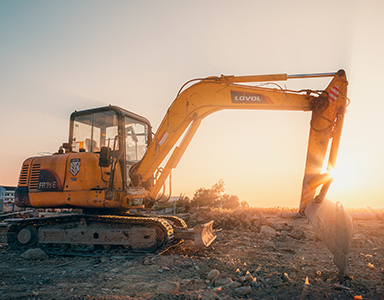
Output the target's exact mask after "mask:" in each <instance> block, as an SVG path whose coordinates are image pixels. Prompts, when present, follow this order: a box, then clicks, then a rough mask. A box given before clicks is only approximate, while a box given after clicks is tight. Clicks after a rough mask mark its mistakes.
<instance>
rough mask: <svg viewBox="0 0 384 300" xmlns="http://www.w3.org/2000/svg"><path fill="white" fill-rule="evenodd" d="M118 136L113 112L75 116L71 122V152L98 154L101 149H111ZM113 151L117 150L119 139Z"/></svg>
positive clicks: (116, 120)
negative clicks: (81, 150)
mask: <svg viewBox="0 0 384 300" xmlns="http://www.w3.org/2000/svg"><path fill="white" fill-rule="evenodd" d="M117 135H118V118H117V114H116V113H115V112H113V111H105V112H98V113H93V114H89V115H82V116H77V117H75V118H74V122H73V139H72V151H75V152H79V151H80V149H84V150H85V151H86V152H99V151H100V148H101V147H104V146H109V147H111V148H112V149H113V145H114V141H115V138H116V136H117ZM115 150H119V139H118V140H117V141H116V148H115Z"/></svg>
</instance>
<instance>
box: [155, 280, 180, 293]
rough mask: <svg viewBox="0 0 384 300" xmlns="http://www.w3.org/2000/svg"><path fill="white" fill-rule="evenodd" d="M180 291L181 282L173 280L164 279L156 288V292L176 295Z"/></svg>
mask: <svg viewBox="0 0 384 300" xmlns="http://www.w3.org/2000/svg"><path fill="white" fill-rule="evenodd" d="M178 291H179V284H178V283H177V282H173V281H163V282H161V283H160V284H159V285H158V286H157V289H156V293H157V294H160V295H174V294H176V293H177V292H178Z"/></svg>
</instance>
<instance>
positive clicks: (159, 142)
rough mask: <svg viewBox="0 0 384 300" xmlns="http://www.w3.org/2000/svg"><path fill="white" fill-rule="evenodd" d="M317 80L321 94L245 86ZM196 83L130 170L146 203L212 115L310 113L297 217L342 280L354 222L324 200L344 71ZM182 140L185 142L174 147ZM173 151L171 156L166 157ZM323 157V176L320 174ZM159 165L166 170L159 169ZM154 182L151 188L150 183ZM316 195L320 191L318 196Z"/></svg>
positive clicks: (342, 103)
mask: <svg viewBox="0 0 384 300" xmlns="http://www.w3.org/2000/svg"><path fill="white" fill-rule="evenodd" d="M317 77H332V79H331V82H330V83H329V85H328V86H327V87H326V88H325V89H324V90H320V91H313V90H307V89H304V90H299V91H292V90H286V89H282V88H280V87H279V86H278V87H277V88H266V87H260V86H251V85H247V84H245V83H249V82H253V83H255V82H275V81H286V80H290V79H300V78H317ZM192 81H194V80H192ZM192 81H190V82H187V84H191V82H192ZM196 81H197V82H196V83H194V84H193V85H191V86H189V87H188V88H185V89H183V88H184V86H183V87H182V89H181V90H180V92H179V93H178V95H177V97H176V99H175V100H174V101H173V103H172V105H171V106H170V107H169V109H168V111H167V113H166V115H165V116H164V118H163V121H162V123H161V124H160V126H159V128H158V130H157V132H156V134H155V137H154V139H153V140H152V142H151V143H150V144H149V146H148V149H147V152H146V154H145V156H144V157H143V159H142V160H141V161H140V162H139V163H138V165H137V166H136V167H135V168H132V172H131V174H130V175H131V178H132V182H134V183H136V184H137V185H139V186H140V185H142V186H146V187H150V188H147V189H148V190H149V196H148V198H149V199H151V200H152V203H154V201H155V199H156V197H157V195H158V194H159V191H160V190H161V188H162V187H163V186H164V184H165V181H166V179H167V178H168V176H169V175H170V174H171V171H172V169H173V168H175V167H176V166H177V164H178V162H179V160H180V159H181V157H182V156H183V154H184V152H185V150H186V149H187V147H188V145H189V143H190V141H191V140H192V138H193V136H194V134H195V133H196V131H197V129H198V127H199V126H200V123H201V121H202V120H203V119H204V118H205V117H207V116H209V115H210V114H212V113H214V112H217V111H220V110H224V109H254V110H293V111H310V112H312V116H311V121H310V132H309V140H308V149H307V158H306V164H305V170H304V178H303V186H302V194H301V199H300V213H301V214H304V213H305V214H306V216H307V217H308V218H309V220H310V222H311V223H312V225H313V226H314V229H315V231H316V235H317V236H318V237H319V238H320V239H321V240H322V241H323V242H324V244H325V245H326V246H327V247H328V248H329V250H330V251H331V252H332V253H333V254H334V263H335V264H336V265H337V266H338V268H339V274H340V278H342V277H343V276H344V274H345V270H346V266H347V255H348V251H349V245H350V241H351V239H352V234H353V233H352V231H353V225H352V220H351V218H350V216H349V214H348V213H346V212H345V210H344V209H343V207H342V206H341V204H339V203H337V204H334V203H332V202H330V201H329V200H327V199H325V196H326V193H327V191H328V189H329V187H330V184H331V182H332V180H333V179H332V176H331V173H332V169H333V168H334V167H335V164H336V157H337V153H338V149H339V143H340V137H341V131H342V127H343V122H344V115H345V112H346V107H347V105H348V104H349V103H348V98H347V85H348V82H347V79H346V74H345V72H344V70H339V71H338V72H335V73H322V74H303V75H286V74H275V75H256V76H221V77H208V78H202V79H196ZM181 137H183V139H182V140H181V142H179V145H178V146H177V147H175V145H176V143H177V142H178V141H179V140H180V139H181ZM172 149H173V152H172V154H170V155H169V153H170V151H172ZM328 151H329V154H328V156H327V153H328ZM326 157H327V158H328V161H327V162H326V163H327V172H324V173H321V171H322V168H323V165H324V160H325V159H326ZM167 159H168V160H167ZM161 164H163V165H165V166H164V167H163V168H159V167H160V165H161ZM159 170H160V172H159ZM155 174H156V175H155ZM153 178H154V184H149V183H148V182H150V181H151V180H152V179H153ZM320 186H321V188H319V187H320ZM317 191H319V192H318V193H317V194H316V192H317Z"/></svg>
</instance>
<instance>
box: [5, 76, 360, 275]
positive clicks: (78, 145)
mask: <svg viewBox="0 0 384 300" xmlns="http://www.w3.org/2000/svg"><path fill="white" fill-rule="evenodd" d="M319 77H331V81H330V83H329V85H328V86H327V87H326V89H324V90H310V89H303V90H298V91H294V90H288V89H284V88H282V87H280V86H279V85H277V84H276V82H277V81H287V80H291V79H300V78H319ZM261 82H262V83H266V82H273V83H275V85H274V87H273V88H270V87H265V85H263V84H261V85H250V83H261ZM347 85H348V82H347V79H346V74H345V72H344V70H339V71H338V72H333V73H320V74H300V75H287V74H274V75H253V76H223V75H221V76H219V77H207V78H199V79H194V80H191V81H188V82H187V83H186V84H185V85H183V87H182V88H181V89H180V91H179V93H178V94H177V97H176V99H175V100H174V101H173V103H172V104H171V106H170V107H169V109H168V110H167V112H166V114H165V116H164V118H163V120H162V122H161V124H160V126H159V127H158V129H157V132H156V133H153V132H152V127H151V124H150V122H149V121H148V120H147V119H146V118H144V117H142V116H139V115H137V114H134V113H132V112H129V111H127V110H125V109H122V108H120V107H117V106H111V105H110V106H107V107H101V108H95V109H89V110H84V111H75V112H73V113H72V114H71V118H70V131H69V141H68V143H64V144H63V145H62V146H61V147H60V148H59V150H58V152H57V153H55V154H53V155H50V156H37V157H31V158H28V159H26V160H25V161H24V163H23V165H22V168H21V172H20V176H19V183H18V187H17V189H16V194H15V202H16V205H18V206H20V207H34V208H77V209H82V212H81V213H72V214H64V215H55V216H51V217H44V218H28V219H25V220H15V221H14V222H13V223H12V225H11V226H10V228H9V230H8V233H7V238H8V244H9V245H10V246H11V247H12V248H13V249H20V248H28V247H33V246H36V245H44V244H45V245H47V244H49V245H56V244H59V245H72V246H73V245H88V246H90V247H95V246H98V245H100V246H106V247H110V246H114V245H117V246H122V247H125V248H128V249H132V250H134V251H135V250H136V251H141V250H148V251H153V250H156V249H158V248H161V247H163V246H164V245H166V244H167V243H170V242H172V241H175V240H182V239H191V240H194V241H195V244H196V246H197V247H200V246H209V245H210V244H211V243H212V241H213V240H214V239H215V235H214V233H213V230H212V223H213V221H212V222H209V223H206V224H202V225H200V226H197V227H195V228H188V227H187V226H186V224H185V222H184V221H183V220H182V219H180V218H178V217H175V216H158V215H153V214H146V213H143V212H142V211H143V210H145V209H149V208H152V207H153V206H154V205H155V204H156V202H158V201H159V200H160V199H163V198H164V188H165V183H166V181H167V179H168V178H169V176H170V174H171V170H172V169H173V168H175V167H176V166H177V164H178V162H179V160H180V159H181V157H182V156H183V154H184V152H185V150H186V149H187V147H188V145H189V143H190V141H191V140H192V137H193V136H194V134H195V133H196V131H197V129H198V127H199V125H200V123H201V121H202V120H203V119H204V118H205V117H207V116H208V115H210V114H212V113H214V112H217V111H220V110H223V109H253V110H260V109H261V110H295V111H309V112H312V117H311V121H310V133H309V140H308V152H307V159H306V164H305V170H304V179H303V186H302V194H301V200H300V213H301V214H302V215H303V214H305V215H306V216H307V217H308V219H309V220H310V222H311V223H312V225H313V226H314V229H315V232H316V235H317V237H318V238H320V239H321V240H322V241H323V242H324V243H325V245H326V246H327V247H328V248H329V250H330V251H331V252H332V253H333V255H334V262H335V264H336V266H337V267H338V268H339V274H340V276H341V277H342V276H344V274H345V270H346V267H347V255H348V251H349V245H350V242H351V239H352V234H353V225H352V220H351V217H350V216H349V214H348V213H347V212H346V211H345V210H344V209H343V207H342V205H341V204H340V203H336V204H334V203H333V202H330V201H329V200H327V199H326V198H325V196H326V193H327V191H328V189H329V187H330V184H331V182H332V176H331V172H332V169H333V168H334V167H335V163H336V157H337V153H338V149H339V143H340V137H341V132H342V127H343V121H344V115H345V113H346V107H347V105H348V104H349V100H348V98H347ZM329 149H330V150H329ZM326 159H327V160H328V161H327V162H326V163H327V166H328V167H327V171H326V172H323V173H322V167H323V165H324V162H325V160H326ZM162 189H163V192H162V191H161V190H162ZM138 211H141V212H140V213H138Z"/></svg>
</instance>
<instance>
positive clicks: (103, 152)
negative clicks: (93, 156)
mask: <svg viewBox="0 0 384 300" xmlns="http://www.w3.org/2000/svg"><path fill="white" fill-rule="evenodd" d="M111 152H112V150H111V148H110V147H101V149H100V158H99V166H100V167H102V168H107V167H109V165H110V164H111Z"/></svg>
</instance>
